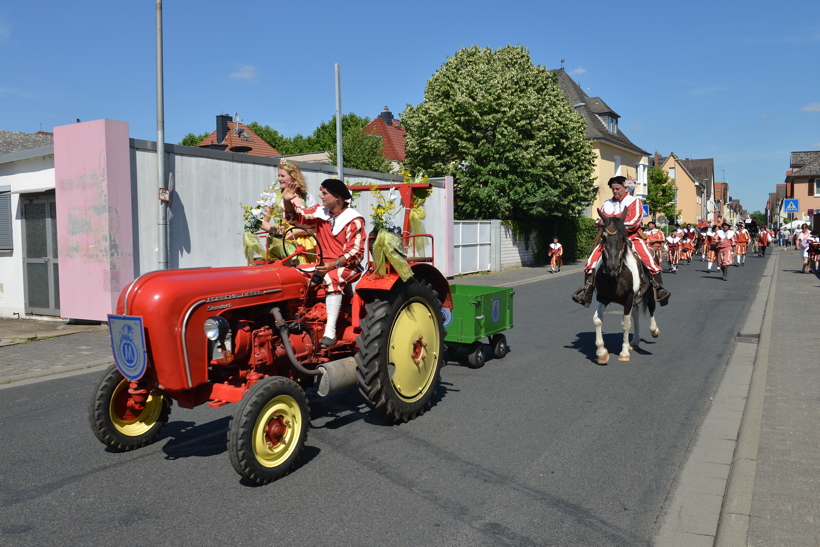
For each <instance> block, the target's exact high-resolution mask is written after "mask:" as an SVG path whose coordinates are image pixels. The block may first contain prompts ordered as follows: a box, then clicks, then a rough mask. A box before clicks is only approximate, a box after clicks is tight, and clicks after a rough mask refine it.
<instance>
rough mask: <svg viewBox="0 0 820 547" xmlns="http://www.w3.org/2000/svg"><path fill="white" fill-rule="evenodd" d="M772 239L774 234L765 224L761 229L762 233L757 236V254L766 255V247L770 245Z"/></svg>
mask: <svg viewBox="0 0 820 547" xmlns="http://www.w3.org/2000/svg"><path fill="white" fill-rule="evenodd" d="M771 239H772V234H771V232H769V230H768V229H767V228H766V227H765V226H763V227H762V228H761V229H760V235H758V236H757V249H758V250H757V254H758V255H760V256H766V247H768V246H769V242H770V241H771Z"/></svg>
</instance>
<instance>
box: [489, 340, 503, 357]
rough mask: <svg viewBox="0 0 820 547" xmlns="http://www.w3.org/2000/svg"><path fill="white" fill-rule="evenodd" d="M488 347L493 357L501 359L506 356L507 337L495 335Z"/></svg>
mask: <svg viewBox="0 0 820 547" xmlns="http://www.w3.org/2000/svg"><path fill="white" fill-rule="evenodd" d="M490 345H491V346H492V347H493V357H495V358H496V359H503V358H504V357H506V356H507V337H506V336H504V335H503V334H496V335H494V336H493V337H492V338H490Z"/></svg>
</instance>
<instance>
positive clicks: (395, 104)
mask: <svg viewBox="0 0 820 547" xmlns="http://www.w3.org/2000/svg"><path fill="white" fill-rule="evenodd" d="M163 10H164V50H165V57H164V58H165V61H164V62H165V135H166V142H171V143H176V142H179V141H180V140H181V139H182V137H183V136H184V135H185V134H186V133H189V132H194V133H204V132H209V131H212V130H213V129H214V127H215V116H216V115H217V114H220V113H228V114H233V113H234V112H238V113H239V116H240V118H241V119H242V120H243V121H244V122H246V123H250V122H252V121H258V122H260V123H262V124H263V125H265V124H267V125H270V126H272V127H274V128H275V129H277V130H278V131H280V132H281V133H282V134H284V135H288V136H292V135H295V134H296V133H302V134H308V133H310V132H312V131H313V129H314V128H315V127H316V126H317V125H319V123H321V122H322V121H325V120H329V119H330V118H331V116H332V115H333V114H334V112H335V87H334V86H335V80H334V64H335V63H339V64H340V65H341V74H342V108H343V111H344V112H345V113H347V112H355V113H356V114H358V115H360V116H367V117H371V118H372V117H374V116H376V115H377V114H378V113H379V112H380V111H381V110H382V109H383V108H384V107H385V106H388V107H389V108H390V109H391V110H392V111H393V113H394V114H396V115H398V114H400V113H401V112H402V111H403V110H404V108H405V106H406V105H407V104H408V103H410V104H418V103H419V102H421V101H422V100H423V94H424V87H425V85H426V83H427V80H428V79H429V78H430V76H431V75H432V74H433V73H434V72H435V71H436V70H437V69H438V68H439V67H440V66H441V64H442V63H443V62H444V61H445V60H446V58H447V57H448V56H452V55H453V54H454V53H455V52H456V51H457V50H458V49H460V48H461V47H468V46H471V45H478V46H482V47H484V46H489V47H492V48H499V47H503V46H505V45H507V44H521V45H523V46H525V47H527V48H528V49H529V50H530V53H531V55H532V58H533V61H534V62H535V63H536V64H540V65H544V66H546V67H547V68H550V69H552V68H558V67H560V66H561V59H566V61H565V63H564V67H565V69H566V70H567V71H568V72H569V73H570V74H572V76H573V78H574V79H575V80H576V81H578V82H579V83H580V84H581V86H582V87H583V88H584V89H585V90H587V93H588V94H589V95H590V96H599V97H601V98H602V99H603V100H604V101H605V102H606V103H607V104H608V105H609V106H610V107H611V108H613V109H614V110H615V111H616V112H617V113H618V114H619V115H620V116H621V119H620V127H621V129H622V130H623V131H624V132H625V133H626V135H627V136H628V137H629V138H630V139H631V140H632V141H633V142H634V143H635V144H637V145H638V146H640V147H641V148H643V149H644V150H647V151H648V152H650V153H653V152H654V151H655V150H657V151H658V152H660V153H661V154H662V155H668V154H669V153H670V152H674V153H675V154H676V155H678V156H679V157H682V158H686V157H689V158H714V160H715V168H716V172H715V177H716V180H718V181H720V180H727V181H728V182H729V184H730V194H731V196H732V197H733V198H736V199H737V198H739V199H741V202H742V204H743V205H744V207H746V208H747V209H750V210H752V211H754V210H762V209H763V208H764V206H765V200H766V198H767V195H768V193H769V192H772V191H774V187H775V184H777V183H781V182H783V179H784V175H785V171H786V170H787V169H788V168H789V153H790V152H791V151H796V150H818V149H820V70H818V69H819V68H820V63H819V62H818V53H820V2H816V1H802V2H795V1H790V0H783V1H780V2H766V3H752V2H739V1H735V0H730V1H724V0H721V1H714V0H712V1H710V2H704V1H701V0H695V1H689V2H668V1H653V2H630V1H625V2H599V1H595V0H590V1H587V2H580V3H579V2H560V3H559V2H520V1H516V0H508V1H505V2H488V1H485V0H476V1H473V2H447V1H438V2H431V1H427V0H421V1H416V2H396V3H385V2H373V1H353V0H351V1H338V0H337V1H333V2H329V1H325V0H316V1H311V2H272V1H240V0H237V1H233V2H224V1H222V2H217V1H212V0H199V1H192V0H185V1H183V0H178V1H176V2H174V1H169V0H166V1H165V2H164V5H163ZM155 20H156V17H155V1H152V0H142V1H133V0H132V1H128V2H123V1H111V0H107V1H92V0H72V1H70V2H66V1H64V0H63V1H56V0H49V1H37V0H32V1H28V2H4V3H3V4H0V104H1V105H2V108H0V129H3V130H8V131H22V132H31V133H33V132H35V131H38V130H40V129H41V128H42V130H44V131H51V130H52V128H53V127H55V126H59V125H64V124H68V123H73V122H74V121H75V120H76V119H77V118H80V119H81V120H83V121H89V120H94V119H100V118H109V119H114V120H121V121H126V122H128V123H129V124H130V133H131V137H133V138H139V139H147V140H156V92H155V80H156V77H155V75H156V68H155V51H156V50H155V43H156V38H155V36H156V34H155ZM724 177H725V178H724Z"/></svg>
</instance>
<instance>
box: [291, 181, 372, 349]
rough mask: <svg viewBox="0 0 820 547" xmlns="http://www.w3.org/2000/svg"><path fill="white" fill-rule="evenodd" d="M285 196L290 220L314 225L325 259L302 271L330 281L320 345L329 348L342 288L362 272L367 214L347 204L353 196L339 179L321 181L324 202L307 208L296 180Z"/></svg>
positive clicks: (334, 332)
mask: <svg viewBox="0 0 820 547" xmlns="http://www.w3.org/2000/svg"><path fill="white" fill-rule="evenodd" d="M282 197H283V199H284V205H285V215H286V218H287V220H288V221H291V222H293V221H295V222H298V223H300V224H305V225H312V226H314V227H315V229H316V238H317V239H318V241H319V246H320V248H321V250H322V254H323V255H324V257H325V260H326V261H325V262H323V263H322V264H317V265H315V266H312V267H311V268H303V270H302V271H304V272H311V271H312V272H314V279H315V278H316V277H317V275H316V274H319V276H322V278H323V281H324V283H325V284H327V298H326V300H325V306H326V308H327V325H326V326H325V332H324V335H323V336H322V340H321V342H320V343H319V345H321V346H322V347H324V348H328V347H330V346H332V345H333V344H335V343H336V322H337V320H338V318H339V311H340V310H341V307H342V291H343V290H344V288H345V286H346V285H347V283H348V281H350V280H351V279H352V278H353V277H354V276H356V275H357V274H358V273H359V272H361V271H362V269H361V266H360V263H361V260H362V257H363V255H364V248H365V232H364V217H362V215H360V214H359V213H358V212H356V211H355V210H354V209H351V208H350V206H349V205H348V203H347V201H348V200H350V198H351V195H350V191H349V190H348V189H347V186H345V184H344V183H343V182H342V181H340V180H338V179H325V181H324V182H322V186H321V194H320V197H321V200H322V205H317V206H314V207H311V208H305V207H304V205H303V204H302V199H301V198H300V197H299V196H298V192H297V185H296V182H295V181H294V182H291V183H288V184H287V185H286V186H285V191H284V192H283V194H282ZM328 259H331V260H328ZM320 282H321V281H320Z"/></svg>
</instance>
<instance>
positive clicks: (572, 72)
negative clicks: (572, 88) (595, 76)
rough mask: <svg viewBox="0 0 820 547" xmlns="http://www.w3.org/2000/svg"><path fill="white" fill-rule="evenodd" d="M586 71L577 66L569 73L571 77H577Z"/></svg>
mask: <svg viewBox="0 0 820 547" xmlns="http://www.w3.org/2000/svg"><path fill="white" fill-rule="evenodd" d="M586 71H587V69H585V68H584V67H582V66H579V67H578V68H574V69H572V70H570V71H569V73H570V74H571V75H573V76H578V75H579V74H583V73H584V72H586Z"/></svg>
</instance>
